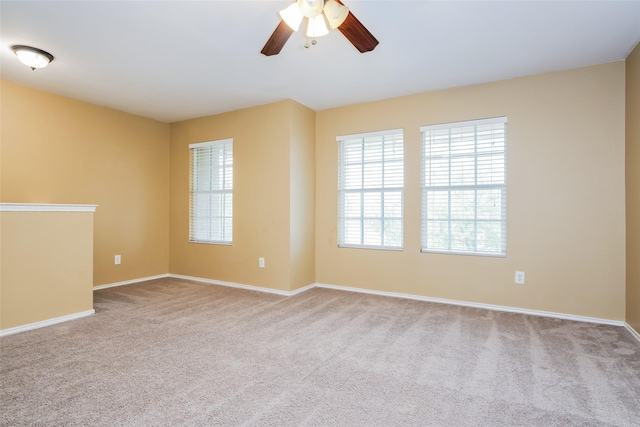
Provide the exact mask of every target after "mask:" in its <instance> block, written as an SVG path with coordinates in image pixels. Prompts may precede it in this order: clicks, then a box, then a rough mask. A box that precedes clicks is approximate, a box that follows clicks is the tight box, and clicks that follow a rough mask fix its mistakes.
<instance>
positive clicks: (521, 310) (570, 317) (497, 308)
mask: <svg viewBox="0 0 640 427" xmlns="http://www.w3.org/2000/svg"><path fill="white" fill-rule="evenodd" d="M316 286H317V287H319V288H327V289H336V290H340V291H348V292H359V293H363V294H371V295H379V296H385V297H394V298H406V299H412V300H417V301H426V302H435V303H438V304H449V305H458V306H463V307H472V308H483V309H486V310H493V311H505V312H508V313H518V314H529V315H532V316H542V317H553V318H556V319H564V320H574V321H576V322H588V323H599V324H602V325H613V326H624V325H626V323H625V322H624V321H622V320H610V319H601V318H599V317H586V316H577V315H574V314H565V313H556V312H552V311H540V310H530V309H527V308H517V307H509V306H504V305H494V304H484V303H475V302H467V301H459V300H451V299H444V298H432V297H425V296H422V295H412V294H401V293H397V292H386V291H374V290H370V289H363V288H352V287H348V286H338V285H329V284H326V283H316Z"/></svg>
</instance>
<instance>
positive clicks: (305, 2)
mask: <svg viewBox="0 0 640 427" xmlns="http://www.w3.org/2000/svg"><path fill="white" fill-rule="evenodd" d="M298 6H300V11H301V12H302V14H303V15H304V16H306V17H307V18H315V17H316V16H318V15H320V14H321V13H322V8H323V7H324V0H298Z"/></svg>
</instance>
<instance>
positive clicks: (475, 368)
mask: <svg viewBox="0 0 640 427" xmlns="http://www.w3.org/2000/svg"><path fill="white" fill-rule="evenodd" d="M94 299H95V303H94V305H95V309H96V314H95V315H94V316H90V317H86V318H82V319H79V320H74V321H71V322H66V323H61V324H57V325H53V326H50V327H47V328H42V329H38V330H33V331H29V332H24V333H20V334H16V335H9V336H6V337H3V338H1V339H0V356H1V359H0V381H1V387H0V412H1V413H0V421H1V423H2V425H3V426H23V425H24V426H26V425H29V426H72V425H83V426H181V425H184V426H218V425H220V426H298V425H300V426H334V425H337V426H640V343H638V341H636V340H635V338H633V337H632V336H631V334H630V333H629V332H628V331H627V330H625V329H624V328H621V327H615V326H605V325H596V324H589V323H581V322H572V321H566V320H559V319H551V318H544V317H535V316H526V315H520V314H513V313H504V312H496V311H488V310H480V309H474V308H467V307H458V306H449V305H442V304H434V303H427V302H421V301H413V300H405V299H397V298H386V297H380V296H373V295H366V294H359V293H350V292H343V291H336V290H329V289H320V288H315V289H312V290H309V291H306V292H303V293H301V294H299V295H296V296H293V297H289V298H286V297H280V296H276V295H271V294H264V293H259V292H252V291H246V290H239V289H233V288H225V287H221V286H213V285H207V284H201V283H196V282H189V281H186V280H178V279H171V278H168V279H160V280H154V281H149V282H145V283H139V284H134V285H128V286H123V287H117V288H109V289H103V290H100V291H96V292H95V294H94Z"/></svg>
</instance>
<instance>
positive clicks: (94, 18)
mask: <svg viewBox="0 0 640 427" xmlns="http://www.w3.org/2000/svg"><path fill="white" fill-rule="evenodd" d="M343 1H344V3H345V4H346V5H347V6H349V7H350V9H351V11H352V12H353V13H354V14H355V16H356V17H357V18H358V19H359V20H360V21H361V22H362V23H363V24H364V25H365V26H366V27H367V28H368V29H369V30H370V31H371V32H372V33H373V35H374V36H375V37H376V38H377V39H378V40H379V41H380V44H379V45H378V47H377V48H376V49H375V50H374V51H373V52H369V53H365V54H361V53H359V52H358V51H357V50H356V49H355V48H354V47H353V46H352V45H351V44H350V43H349V42H348V41H347V39H346V38H344V36H343V35H342V34H341V33H340V32H339V31H332V32H331V33H330V34H329V35H328V36H326V37H322V38H319V39H318V44H317V45H316V46H313V47H311V48H310V49H305V48H304V47H303V44H304V41H305V39H304V36H303V35H302V34H300V33H294V34H293V35H292V36H291V38H290V39H289V41H288V43H287V44H286V46H285V47H284V49H283V50H282V52H281V53H280V54H279V55H277V56H271V57H266V56H264V55H262V54H260V50H261V49H262V47H263V45H264V43H265V42H266V41H267V39H268V38H269V36H270V35H271V33H272V32H273V30H274V29H275V27H276V25H277V24H278V22H279V17H278V11H279V10H280V9H283V8H284V7H286V6H287V5H289V4H290V2H291V1H290V0H282V1H280V0H278V1H276V0H256V1H242V0H234V1H24V0H22V1H7V0H1V2H0V17H1V46H0V52H1V54H0V68H1V75H2V78H4V79H7V80H10V81H13V82H17V83H20V84H24V85H27V86H31V87H34V88H38V89H43V90H45V91H49V92H53V93H57V94H61V95H65V96H68V97H71V98H76V99H80V100H83V101H87V102H91V103H94V104H98V105H103V106H107V107H111V108H115V109H118V110H122V111H126V112H129V113H133V114H138V115H141V116H146V117H151V118H154V119H157V120H161V121H165V122H173V121H178V120H183V119H188V118H194V117H201V116H206V115H210V114H216V113H221V112H225V111H231V110H235V109H239V108H244V107H249V106H254V105H260V104H266V103H270V102H274V101H278V100H282V99H288V98H290V99H294V100H296V101H298V102H300V103H302V104H304V105H306V106H308V107H310V108H312V109H314V110H322V109H325V108H330V107H336V106H341V105H348V104H353V103H358V102H366V101H373V100H378V99H384V98H389V97H394V96H400V95H407V94H412V93H419V92H424V91H431V90H437V89H443V88H448V87H455V86H463V85H469V84H475V83H482V82H490V81H496V80H501V79H508V78H513V77H519V76H525V75H531V74H537V73H542V72H548V71H554V70H562V69H569V68H576V67H582V66H587V65H593V64H599V63H605V62H610V61H618V60H622V59H624V58H625V57H626V56H627V55H628V53H629V52H630V51H631V50H632V49H633V47H634V46H635V45H636V43H637V42H638V41H639V40H640V0H631V1H629V0H627V1H540V0H538V1H516V0H512V1H400V0H394V1H372V0H343ZM15 44H26V45H31V46H35V47H38V48H40V49H44V50H46V51H48V52H50V53H52V54H53V55H54V56H55V60H54V62H53V63H52V64H51V65H50V66H49V67H47V68H45V69H41V70H36V71H31V70H30V69H28V68H27V67H26V66H24V65H22V64H21V63H19V62H18V60H17V58H16V57H15V56H14V55H13V53H12V51H11V46H12V45H15Z"/></svg>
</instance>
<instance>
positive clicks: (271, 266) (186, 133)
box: [170, 101, 291, 290]
mask: <svg viewBox="0 0 640 427" xmlns="http://www.w3.org/2000/svg"><path fill="white" fill-rule="evenodd" d="M290 108H291V106H290V101H282V102H278V103H275V104H269V105H264V106H260V107H254V108H247V109H244V110H239V111H233V112H229V113H225V114H219V115H215V116H208V117H203V118H199V119H193V120H186V121H183V122H178V123H173V124H172V125H171V240H170V245H171V263H170V271H171V273H173V274H181V275H187V276H195V277H201V278H207V279H215V280H222V281H227V282H235V283H241V284H246V285H254V286H263V287H268V288H274V289H280V290H289V282H290V270H289V233H290V231H289V223H290V221H289V167H288V166H289V156H290V154H289V151H290V143H289V138H290V131H289V120H290ZM224 138H233V162H234V174H233V175H234V183H233V221H234V223H233V233H234V234H233V244H232V245H230V246H226V245H208V244H198V243H189V144H191V143H194V142H203V141H214V140H218V139H224ZM259 257H264V258H265V268H259V267H258V258H259Z"/></svg>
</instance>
